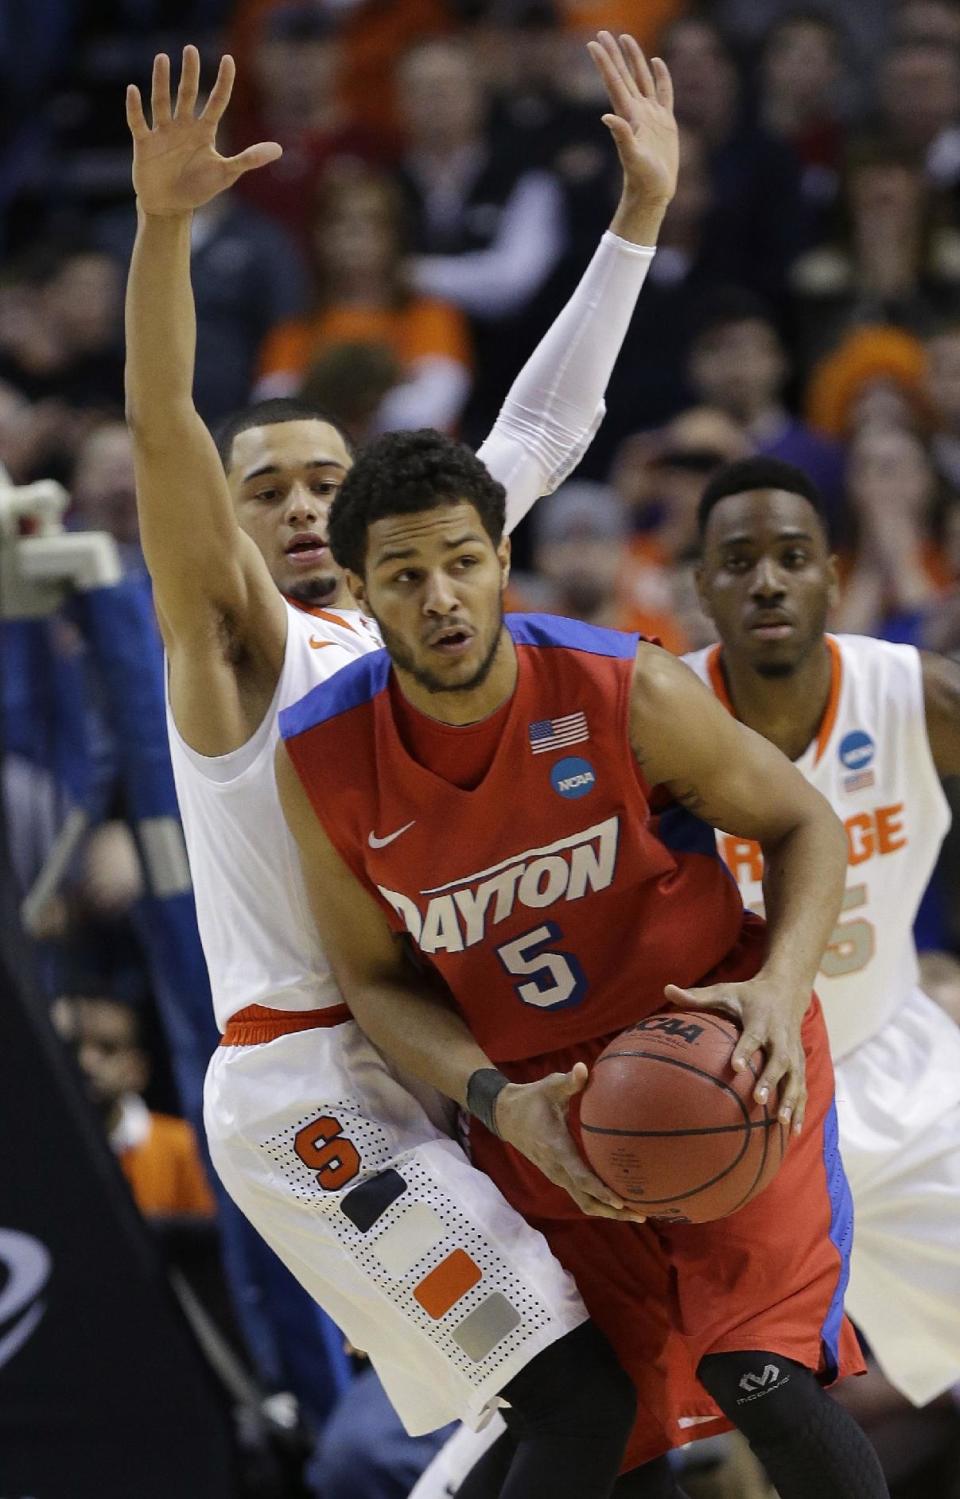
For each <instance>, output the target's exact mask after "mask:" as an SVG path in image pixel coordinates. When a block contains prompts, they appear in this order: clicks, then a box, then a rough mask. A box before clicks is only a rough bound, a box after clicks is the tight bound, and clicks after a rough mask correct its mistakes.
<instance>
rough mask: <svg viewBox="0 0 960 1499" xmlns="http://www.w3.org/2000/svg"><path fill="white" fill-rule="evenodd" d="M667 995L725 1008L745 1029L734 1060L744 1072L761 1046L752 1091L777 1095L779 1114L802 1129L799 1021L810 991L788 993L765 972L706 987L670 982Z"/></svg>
mask: <svg viewBox="0 0 960 1499" xmlns="http://www.w3.org/2000/svg"><path fill="white" fill-rule="evenodd" d="M664 996H665V997H666V999H667V1001H668V1002H669V1003H670V1004H672V1005H677V1006H678V1007H679V1008H681V1009H684V1010H686V1009H691V1008H696V1009H703V1010H724V1011H726V1013H727V1014H728V1015H732V1016H733V1018H734V1019H735V1020H736V1021H737V1022H738V1024H739V1026H740V1029H741V1032H742V1034H741V1036H740V1040H739V1041H738V1042H737V1045H736V1048H735V1049H734V1053H733V1056H732V1058H731V1062H732V1064H733V1066H734V1067H735V1068H736V1069H737V1071H738V1072H745V1071H746V1070H747V1069H748V1068H749V1067H750V1065H751V1059H752V1057H753V1056H754V1054H755V1053H756V1052H758V1051H760V1052H763V1054H764V1059H765V1061H764V1066H763V1067H762V1068H761V1070H760V1072H759V1076H758V1077H757V1084H756V1087H755V1088H754V1090H753V1096H754V1099H755V1100H756V1102H757V1103H759V1104H766V1103H769V1102H771V1100H774V1099H776V1098H777V1095H778V1090H779V1102H778V1104H777V1117H778V1118H779V1119H780V1120H781V1121H782V1122H783V1123H784V1124H785V1125H787V1126H788V1127H789V1126H790V1125H791V1124H792V1126H793V1129H794V1132H795V1133H796V1134H799V1133H800V1131H801V1129H802V1128H803V1116H804V1111H805V1109H806V1106H807V1084H806V1058H805V1056H804V1051H803V1039H802V1036H801V1033H800V1026H801V1023H802V1021H803V1017H804V1015H805V1014H806V1012H807V1009H808V1007H809V1004H810V995H809V992H807V993H806V994H803V995H798V996H797V997H796V1003H794V1002H793V1000H792V999H791V997H790V996H789V995H787V994H785V993H784V990H783V985H782V984H775V983H772V982H771V981H770V980H768V979H765V978H763V977H758V978H754V979H748V980H747V981H746V982H744V983H740V984H711V985H710V986H709V987H708V988H705V989H681V988H679V987H678V985H676V984H668V985H667V987H666V989H665V990H664Z"/></svg>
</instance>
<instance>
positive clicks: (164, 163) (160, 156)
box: [127, 47, 283, 217]
mask: <svg viewBox="0 0 960 1499" xmlns="http://www.w3.org/2000/svg"><path fill="white" fill-rule="evenodd" d="M235 73H236V69H235V67H234V62H233V58H232V57H222V58H221V59H220V67H219V70H218V72H217V79H216V82H215V83H214V85H213V88H212V89H211V90H210V95H209V98H208V99H207V102H206V104H205V106H204V108H203V109H202V110H201V111H200V113H199V114H197V113H196V105H197V94H198V91H199V87H200V54H199V53H198V51H197V49H196V47H184V49H183V63H182V66H181V70H180V87H179V89H178V90H177V100H176V105H175V107H174V108H172V109H171V104H170V59H169V57H167V56H166V54H165V53H163V52H161V53H160V54H159V55H158V56H157V57H155V58H154V59H153V84H152V92H151V101H150V105H151V115H152V120H153V125H152V128H151V126H149V125H148V124H147V121H146V118H145V117H144V113H143V103H142V101H141V98H140V90H139V89H138V88H137V86H136V84H133V83H131V84H130V85H129V86H128V88H127V124H128V125H129V127H130V134H131V135H132V136H133V186H134V190H135V192H136V194H137V200H138V202H139V205H140V207H141V209H142V210H143V212H144V213H147V214H154V215H157V216H160V217H172V216H174V215H177V214H185V213H190V212H191V211H192V210H193V209H194V208H199V207H200V206H201V205H202V204H203V203H209V201H210V199H211V198H215V197H216V196H217V195H218V193H222V192H224V191H225V190H226V189H227V188H228V187H232V186H233V184H234V183H235V182H236V180H237V178H238V177H242V176H243V174H244V172H250V171H254V170H255V169H256V168H257V167H263V166H266V165H267V164H268V162H271V161H276V160H277V158H278V157H279V156H280V155H281V154H282V150H283V148H282V147H281V146H279V145H278V144H277V142H276V141H260V143H259V144H258V145H256V146H248V147H247V149H246V150H245V151H241V152H240V153H239V154H238V155H237V156H221V155H220V153H219V152H218V151H217V147H216V134H217V126H218V125H219V124H220V121H221V120H222V118H223V115H224V112H225V110H226V108H227V105H228V104H229V103H230V95H231V93H232V92H233V80H234V76H235Z"/></svg>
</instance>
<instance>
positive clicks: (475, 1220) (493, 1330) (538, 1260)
mask: <svg viewBox="0 0 960 1499" xmlns="http://www.w3.org/2000/svg"><path fill="white" fill-rule="evenodd" d="M204 1114H205V1122H206V1128H207V1135H208V1139H209V1143H210V1151H211V1156H212V1159H213V1162H214V1165H215V1167H216V1169H217V1172H218V1173H219V1175H220V1177H221V1179H222V1181H223V1183H224V1186H225V1187H226V1189H227V1191H228V1192H229V1193H230V1195H231V1196H232V1197H233V1198H234V1200H235V1201H236V1203H237V1204H238V1206H239V1207H240V1208H241V1210H242V1211H243V1212H244V1213H245V1214H246V1216H247V1217H248V1218H249V1219H250V1220H251V1222H252V1223H253V1224H254V1226H255V1227H256V1228H257V1229H258V1231H259V1232H260V1233H261V1234H262V1236H263V1237H264V1239H266V1241H267V1242H268V1243H269V1244H270V1245H271V1246H272V1248H273V1249H274V1250H275V1251H276V1252H277V1254H278V1255H279V1256H280V1258H281V1259H282V1260H283V1261H284V1263H285V1264H286V1265H287V1266H288V1268H289V1269H290V1270H291V1271H292V1273H293V1274H294V1275H295V1276H296V1277H297V1279H298V1280H299V1281H300V1282H301V1283H302V1284H303V1285H304V1287H305V1288H306V1289H307V1290H308V1291H309V1292H310V1294H311V1295H312V1296H314V1298H315V1299H316V1300H317V1301H318V1302H319V1303H320V1305H321V1306H322V1307H323V1308H324V1309H325V1310H326V1311H327V1312H328V1313H329V1315H330V1316H331V1317H332V1318H333V1320H334V1321H335V1322H336V1323H337V1324H338V1326H339V1327H340V1328H341V1329H342V1330H343V1332H344V1333H345V1335H346V1336H347V1337H348V1338H349V1339H350V1341H351V1342H352V1343H354V1344H355V1345H356V1346H357V1347H359V1348H362V1349H363V1350H364V1351H365V1352H366V1353H367V1354H369V1356H370V1358H371V1361H372V1362H373V1364H374V1365H375V1367H376V1368H377V1372H378V1374H379V1375H380V1378H381V1380H382V1381H383V1384H384V1386H385V1388H386V1390H387V1393H388V1394H389V1396H390V1398H391V1400H392V1401H393V1403H394V1405H395V1407H396V1409H397V1411H398V1413H399V1415H400V1417H401V1419H402V1420H403V1422H404V1425H405V1426H406V1427H407V1429H408V1431H410V1432H411V1434H414V1435H416V1434H419V1433H422V1432H424V1431H429V1430H432V1429H433V1428H434V1427H436V1426H439V1425H441V1424H443V1423H444V1422H447V1421H450V1420H453V1419H455V1418H458V1417H459V1418H460V1419H462V1420H464V1421H466V1422H467V1423H468V1424H470V1425H478V1424H480V1423H481V1422H482V1421H483V1419H484V1418H485V1416H486V1414H487V1413H488V1410H489V1408H490V1407H491V1404H492V1403H495V1397H496V1396H497V1393H498V1391H499V1390H501V1389H502V1388H503V1386H504V1385H505V1384H506V1383H507V1382H508V1381H509V1380H510V1379H511V1378H512V1376H513V1375H514V1374H515V1373H516V1372H518V1370H519V1369H520V1368H522V1367H523V1366H524V1365H525V1364H526V1363H527V1362H528V1361H529V1359H530V1358H532V1357H533V1356H534V1354H536V1353H538V1352H539V1351H540V1350H541V1349H542V1348H545V1347H547V1346H548V1345H549V1344H550V1343H552V1342H553V1341H554V1340H555V1339H557V1338H559V1337H562V1336H563V1334H564V1333H566V1332H568V1331H569V1330H570V1329H571V1328H573V1327H575V1326H577V1325H578V1323H580V1322H581V1321H583V1320H584V1318H585V1316H586V1313H585V1311H584V1308H583V1304H582V1302H581V1300H580V1297H579V1295H578V1293H577V1291H576V1288H575V1286H574V1283H573V1280H572V1278H571V1277H570V1276H569V1274H568V1273H567V1272H566V1271H565V1270H563V1269H562V1267H561V1266H560V1264H559V1262H558V1261H557V1260H556V1259H555V1258H554V1256H553V1254H552V1253H551V1251H550V1249H549V1248H548V1246H547V1244H546V1241H545V1240H544V1239H543V1237H542V1236H541V1235H540V1234H539V1233H538V1232H536V1231H535V1230H534V1229H532V1228H530V1227H529V1226H528V1225H527V1224H526V1223H525V1222H524V1221H523V1219H521V1218H520V1217H519V1216H518V1215H517V1214H516V1213H515V1212H514V1211H513V1209H512V1208H510V1207H509V1205H508V1204H507V1203H506V1201H505V1200H504V1198H503V1197H502V1196H501V1194H500V1192H499V1191H498V1190H497V1188H496V1187H495V1186H494V1185H493V1183H492V1182H491V1181H490V1180H489V1179H488V1178H487V1177H486V1176H484V1175H483V1174H482V1173H481V1172H479V1171H478V1170H477V1169H476V1168H474V1167H473V1166H471V1164H470V1163H469V1161H468V1160H467V1158H466V1156H465V1155H464V1153H463V1151H462V1149H461V1148H460V1146H459V1145H458V1144H457V1143H456V1141H455V1140H454V1139H453V1138H452V1131H453V1120H452V1115H451V1113H450V1110H449V1106H448V1105H447V1104H446V1103H445V1101H444V1100H442V1099H441V1098H440V1097H439V1095H437V1094H435V1093H432V1092H431V1091H430V1090H428V1089H425V1088H423V1087H422V1085H420V1084H418V1083H416V1082H414V1081H413V1080H411V1079H408V1078H404V1079H403V1080H401V1079H400V1078H399V1075H398V1074H395V1073H394V1072H392V1071H391V1070H390V1068H388V1066H387V1064H386V1063H385V1062H384V1060H383V1059H382V1058H381V1057H380V1055H379V1054H378V1053H377V1052H376V1051H375V1050H374V1048H373V1047H372V1046H370V1044H369V1043H368V1042H367V1041H366V1039H365V1037H364V1036H363V1035H362V1033H361V1032H360V1031H359V1029H358V1028H357V1027H356V1026H355V1025H354V1024H353V1023H352V1022H347V1023H345V1024H343V1025H339V1026H336V1027H332V1028H329V1029H318V1030H315V1031H306V1032H301V1033H299V1034H295V1035H288V1036H283V1037H279V1038H278V1039H276V1040H274V1041H269V1042H266V1043H265V1044H263V1045H259V1046H243V1047H241V1046H237V1047H230V1046H227V1047H220V1048H219V1049H218V1051H217V1053H216V1054H215V1056H214V1057H213V1058H212V1060H211V1063H210V1067H209V1069H208V1073H207V1081H206V1087H205V1092H204Z"/></svg>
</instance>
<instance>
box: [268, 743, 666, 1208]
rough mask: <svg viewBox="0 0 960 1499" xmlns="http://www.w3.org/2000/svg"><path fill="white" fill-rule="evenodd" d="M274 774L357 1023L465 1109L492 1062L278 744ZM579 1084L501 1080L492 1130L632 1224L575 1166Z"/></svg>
mask: <svg viewBox="0 0 960 1499" xmlns="http://www.w3.org/2000/svg"><path fill="white" fill-rule="evenodd" d="M276 769H277V786H278V789H279V792H280V803H281V805H282V807H283V812H284V816H285V817H286V820H287V825H288V827H289V828H290V831H291V833H292V834H293V836H294V838H295V840H296V842H297V846H298V848H299V851H300V863H301V866H302V868H303V873H304V878H305V880H306V885H307V891H308V893H309V896H310V904H311V908H312V910H313V915H314V919H315V921H316V923H317V930H318V931H319V933H320V939H321V941H322V943H323V949H324V952H325V953H326V954H327V957H328V958H329V959H330V966H331V968H332V970H333V974H334V977H335V979H336V981H337V984H338V985H339V988H340V990H341V993H342V994H343V997H344V999H345V1000H346V1001H347V1004H348V1005H349V1006H350V1009H351V1011H352V1012H353V1015H354V1018H355V1019H356V1021H357V1024H358V1025H359V1026H360V1028H361V1029H362V1030H363V1031H365V1032H366V1034H367V1036H369V1038H370V1040H371V1041H372V1042H373V1044H374V1045H375V1046H376V1047H377V1048H378V1049H379V1050H380V1051H382V1052H383V1053H384V1055H385V1056H386V1057H388V1058H390V1059H391V1060H392V1061H394V1062H396V1063H397V1064H398V1065H399V1066H401V1067H403V1068H405V1069H406V1071H408V1072H411V1073H413V1074H414V1075H415V1076H416V1077H419V1078H422V1079H423V1080H424V1082H427V1083H429V1084H430V1085H431V1086H432V1087H434V1088H437V1089H439V1091H440V1092H441V1093H445V1094H446V1095H447V1097H448V1098H452V1099H453V1100H454V1101H455V1102H456V1103H458V1104H460V1105H462V1106H466V1105H467V1102H468V1097H467V1093H468V1084H469V1082H470V1078H471V1077H472V1076H473V1074H474V1073H476V1072H477V1071H485V1072H487V1071H493V1072H495V1070H496V1069H495V1068H494V1066H493V1063H492V1062H491V1060H490V1058H489V1057H488V1056H487V1054H486V1053H485V1052H484V1051H483V1049H482V1048H481V1047H480V1046H478V1045H477V1043H476V1041H475V1040H474V1039H473V1037H472V1035H471V1034H470V1032H469V1030H468V1029H467V1026H466V1025H465V1023H464V1021H463V1020H462V1019H461V1018H460V1016H459V1015H458V1013H457V1012H456V1010H455V1009H453V1008H452V1006H450V1005H448V1004H446V1003H445V1002H444V999H443V997H442V996H441V994H440V993H439V992H437V991H436V990H431V988H430V986H429V984H428V982H427V981H426V980H425V979H424V978H423V977H422V976H421V975H419V974H417V973H415V972H414V970H413V968H412V967H411V966H410V964H409V963H408V962H407V961H406V959H405V957H404V954H403V950H402V948H401V946H400V943H399V942H398V940H397V939H396V938H395V937H394V935H393V934H392V932H391V931H390V928H389V926H388V924H387V921H386V918H385V916H384V914H383V912H382V911H381V909H380V907H379V906H378V905H377V902H376V901H375V900H374V898H373V896H372V895H371V894H370V893H369V891H368V890H367V889H365V888H364V887H363V886H362V885H361V884H360V883H359V881H358V880H357V879H356V877H355V876H354V874H353V873H352V872H351V871H350V870H349V869H348V868H347V866H346V864H345V863H344V862H343V860H342V859H341V857H340V855H339V854H338V853H337V851H336V850H335V849H334V847H333V845H332V844H331V842H330V840H329V838H328V837H327V835H326V833H325V831H324V829H323V828H322V827H321V825H320V823H319V821H318V820H317V816H316V813H315V812H314V810H313V807H312V806H311V804H310V800H309V797H308V796H307V793H306V791H305V789H304V787H303V784H302V782H301V780H300V777H299V775H298V774H297V771H296V770H295V769H294V766H293V764H292V763H291V760H290V757H289V755H288V754H287V751H286V748H285V747H284V744H283V742H282V741H281V743H280V744H279V745H278V746H277V751H276ZM586 1080H587V1069H586V1067H585V1066H583V1064H582V1063H578V1064H577V1066H576V1067H574V1068H573V1070H572V1071H571V1072H568V1073H561V1072H555V1073H553V1074H551V1076H549V1077H545V1078H543V1079H542V1080H541V1081H539V1082H536V1083H523V1084H517V1083H507V1084H506V1086H504V1087H502V1089H501V1091H500V1093H499V1095H498V1097H497V1098H496V1101H495V1103H494V1104H493V1105H492V1122H493V1125H494V1128H495V1129H496V1131H497V1133H498V1134H499V1135H500V1136H501V1137H502V1138H503V1139H504V1140H507V1141H509V1143H510V1144H511V1145H513V1146H515V1148H516V1149H517V1150H519V1151H521V1152H522V1153H523V1154H524V1155H526V1156H527V1157H528V1158H529V1159H530V1160H531V1161H533V1163H534V1165H535V1166H538V1167H539V1168H540V1170H541V1171H542V1172H543V1173H544V1175H545V1176H547V1177H549V1179H550V1180H551V1181H553V1182H555V1183H556V1184H557V1185H558V1186H560V1187H563V1188H564V1190H565V1191H567V1192H569V1193H570V1196H571V1197H572V1198H573V1199H574V1201H575V1202H576V1203H577V1205H578V1207H580V1209H581V1210H582V1211H583V1212H584V1213H587V1214H589V1215H590V1216H592V1217H601V1218H617V1219H622V1220H624V1221H625V1222H636V1221H637V1214H635V1213H634V1212H632V1211H631V1209H629V1208H627V1207H625V1206H624V1205H623V1203H622V1202H621V1201H620V1199H619V1198H618V1197H617V1196H616V1195H615V1194H614V1193H613V1192H612V1191H611V1190H610V1189H609V1187H606V1186H605V1185H604V1184H603V1182H601V1181H600V1180H599V1178H598V1177H595V1176H594V1174H593V1172H592V1171H591V1170H590V1169H589V1167H587V1166H586V1165H585V1164H584V1162H583V1161H582V1160H581V1158H580V1155H579V1153H578V1151H577V1149H576V1147H575V1146H574V1143H573V1139H572V1137H571V1135H570V1132H569V1130H568V1128H567V1122H566V1111H567V1105H568V1103H569V1101H570V1099H571V1098H572V1097H573V1095H574V1094H576V1093H579V1092H580V1091H581V1089H582V1088H583V1086H584V1084H585V1083H586Z"/></svg>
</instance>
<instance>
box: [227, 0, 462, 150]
mask: <svg viewBox="0 0 960 1499" xmlns="http://www.w3.org/2000/svg"><path fill="white" fill-rule="evenodd" d="M288 4H289V0H239V3H237V4H235V5H234V6H233V7H232V9H233V17H232V21H231V24H230V31H229V37H230V51H231V52H232V53H233V55H234V57H235V58H236V62H237V75H238V79H239V83H238V87H237V94H236V97H235V100H234V104H235V108H236V117H237V118H239V119H241V120H245V119H246V118H247V110H248V109H249V108H250V104H251V101H250V96H249V94H248V92H247V85H246V82H245V80H246V78H247V75H248V74H249V73H250V69H251V67H252V66H253V61H252V59H253V55H254V52H255V50H256V48H257V46H258V45H259V42H260V39H261V37H262V35H263V29H264V26H265V25H266V24H268V23H269V20H270V17H271V15H272V14H273V12H274V11H276V10H279V9H284V8H286V7H287V6H288ZM313 8H314V9H317V10H324V11H328V12H329V13H330V14H331V15H332V17H333V19H334V21H335V24H336V25H337V28H338V30H339V34H340V43H341V49H342V50H341V61H340V66H339V74H338V77H337V80H336V92H337V95H338V97H339V99H340V100H341V102H342V104H343V107H344V112H345V116H346V118H347V119H348V120H350V121H351V122H353V121H358V120H362V121H363V125H364V129H365V131H369V133H370V135H371V136H372V137H373V138H374V139H376V140H378V141H380V142H382V143H384V144H385V145H387V146H388V147H389V143H390V142H391V141H392V140H394V139H395V138H396V135H397V132H398V129H399V120H398V117H397V107H396V96H395V87H394V67H395V64H396V60H397V58H398V57H400V56H401V55H402V53H403V52H405V51H406V49H407V48H408V47H410V46H411V45H412V44H413V43H414V42H415V41H416V40H418V38H420V37H422V36H432V35H435V34H437V33H440V32H444V31H447V30H449V27H450V19H451V17H450V6H449V5H448V4H447V3H446V0H316V3H315V4H314V6H313ZM244 130H245V138H246V139H249V140H252V139H255V138H256V137H254V136H253V135H252V134H247V133H246V129H245V127H244Z"/></svg>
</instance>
